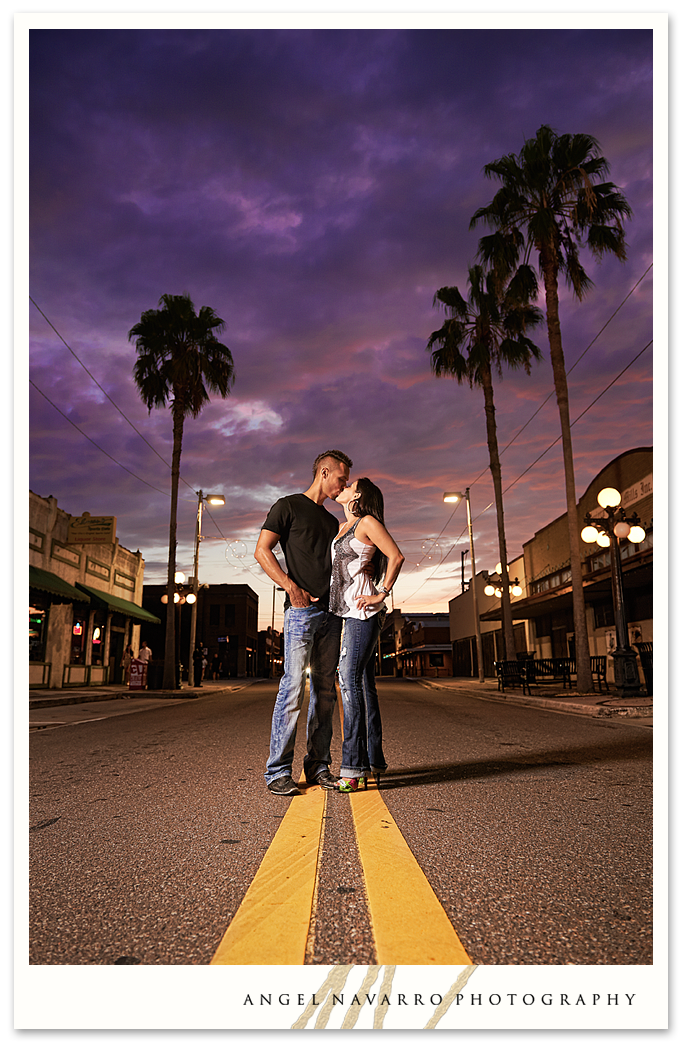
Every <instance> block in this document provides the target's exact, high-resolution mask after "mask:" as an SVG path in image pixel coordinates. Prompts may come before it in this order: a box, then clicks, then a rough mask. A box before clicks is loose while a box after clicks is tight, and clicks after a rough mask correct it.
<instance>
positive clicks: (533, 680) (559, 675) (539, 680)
mask: <svg viewBox="0 0 692 1050" xmlns="http://www.w3.org/2000/svg"><path fill="white" fill-rule="evenodd" d="M573 674H576V665H575V661H574V660H573V659H572V658H571V657H569V656H553V657H547V658H544V657H539V658H538V659H536V658H535V657H534V659H533V660H527V662H526V676H527V683H528V684H529V685H543V684H546V683H550V682H559V683H560V684H561V685H562V686H563V688H565V689H567V688H569V685H570V682H571V679H572V675H573Z"/></svg>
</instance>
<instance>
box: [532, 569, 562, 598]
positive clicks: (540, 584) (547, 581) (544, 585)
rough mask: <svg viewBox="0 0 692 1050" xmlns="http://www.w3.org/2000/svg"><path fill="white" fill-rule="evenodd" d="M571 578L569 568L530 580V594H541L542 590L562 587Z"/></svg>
mask: <svg viewBox="0 0 692 1050" xmlns="http://www.w3.org/2000/svg"><path fill="white" fill-rule="evenodd" d="M571 579H572V570H571V568H570V569H561V570H560V571H559V572H554V573H552V575H551V576H543V577H542V578H541V579H540V580H532V581H531V584H530V587H531V594H542V593H543V591H552V590H555V588H556V587H564V586H565V584H566V583H569V582H570V581H571Z"/></svg>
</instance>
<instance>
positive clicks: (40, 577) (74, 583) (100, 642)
mask: <svg viewBox="0 0 692 1050" xmlns="http://www.w3.org/2000/svg"><path fill="white" fill-rule="evenodd" d="M29 497H30V498H29V508H30V511H29V686H30V688H50V689H61V688H63V687H65V686H70V687H74V686H82V685H105V684H107V683H108V682H114V683H117V682H119V681H120V680H121V678H122V668H121V660H122V655H123V651H124V649H125V646H126V645H127V644H131V645H132V646H133V647H138V646H139V634H140V625H141V624H143V623H147V624H152V625H153V624H159V623H160V622H161V621H160V620H159V618H158V617H157V616H155V615H153V614H152V613H150V612H148V611H147V610H146V609H144V608H142V606H141V604H140V602H141V596H142V586H143V577H144V559H143V558H142V555H141V553H140V552H139V551H136V552H134V553H133V552H132V551H129V550H127V548H125V547H122V546H121V545H120V543H119V542H118V539H117V537H116V536H115V519H114V518H94V519H92V518H91V517H90V515H88V514H84V515H82V516H81V517H80V518H78V519H75V518H74V517H73V516H72V515H70V514H68V513H66V512H65V511H63V510H61V509H60V508H59V507H58V506H57V501H56V500H55V498H54V497H52V496H50V497H48V498H47V499H45V498H43V497H42V496H37V495H36V493H34V492H30V494H29ZM75 523H77V524H78V525H79V526H80V527H81V530H82V531H81V532H80V531H78V530H77V529H76V528H75ZM92 580H93V581H94V582H96V583H98V587H94V586H92V582H91V581H92ZM106 588H108V589H106Z"/></svg>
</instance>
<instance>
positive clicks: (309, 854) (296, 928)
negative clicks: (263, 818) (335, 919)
mask: <svg viewBox="0 0 692 1050" xmlns="http://www.w3.org/2000/svg"><path fill="white" fill-rule="evenodd" d="M326 801H327V793H326V791H322V789H321V788H319V787H310V788H308V789H307V790H306V791H305V793H304V794H302V795H296V796H295V798H293V800H292V801H291V804H290V806H289V807H288V810H287V812H286V816H285V817H284V818H283V820H282V821H281V824H280V825H279V828H278V830H277V832H276V835H275V836H274V838H273V840H272V842H271V845H270V846H269V849H268V850H267V852H266V853H265V855H264V858H263V860H262V863H261V864H260V866H259V869H258V871H257V874H256V875H255V877H254V879H253V880H252V882H251V884H250V887H249V889H248V891H247V893H246V894H245V896H244V898H243V900H242V902H241V904H240V907H239V908H238V911H237V912H236V913H235V916H234V917H233V919H232V921H231V924H230V926H229V927H228V929H227V930H226V933H225V934H224V937H223V940H222V941H221V943H220V945H219V947H218V948H217V950H216V952H215V954H214V957H213V959H212V960H211V965H212V966H262V965H264V966H268V965H272V966H302V965H303V963H304V961H305V946H306V943H307V938H308V933H309V930H310V917H311V913H312V901H313V897H314V893H315V884H316V881H317V859H318V853H319V843H320V834H321V829H322V819H323V816H324V809H325V804H326Z"/></svg>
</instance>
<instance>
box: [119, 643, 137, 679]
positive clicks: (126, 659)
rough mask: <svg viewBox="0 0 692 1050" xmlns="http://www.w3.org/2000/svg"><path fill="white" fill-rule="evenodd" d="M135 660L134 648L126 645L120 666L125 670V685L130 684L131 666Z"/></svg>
mask: <svg viewBox="0 0 692 1050" xmlns="http://www.w3.org/2000/svg"><path fill="white" fill-rule="evenodd" d="M134 658H135V654H134V653H133V651H132V646H131V645H126V646H125V652H124V653H123V656H122V660H121V661H120V666H121V667H122V669H123V682H124V684H125V685H129V684H130V664H131V663H132V661H133V660H134Z"/></svg>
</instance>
